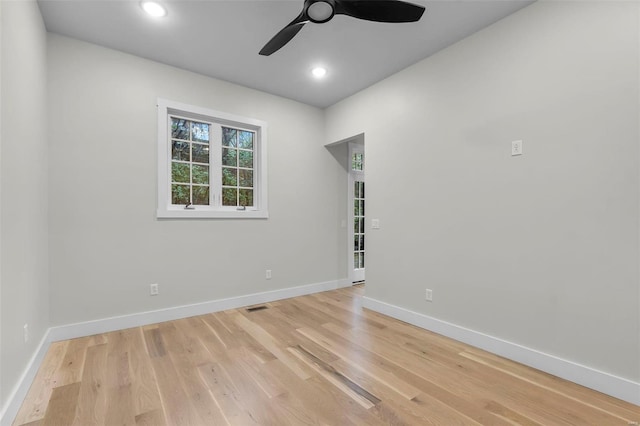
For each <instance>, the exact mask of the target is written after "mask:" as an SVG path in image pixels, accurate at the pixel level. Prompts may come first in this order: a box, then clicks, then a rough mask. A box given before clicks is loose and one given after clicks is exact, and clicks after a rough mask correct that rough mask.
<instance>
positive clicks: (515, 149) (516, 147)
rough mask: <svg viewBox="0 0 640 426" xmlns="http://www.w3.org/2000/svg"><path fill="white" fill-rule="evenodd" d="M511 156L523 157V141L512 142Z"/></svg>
mask: <svg viewBox="0 0 640 426" xmlns="http://www.w3.org/2000/svg"><path fill="white" fill-rule="evenodd" d="M511 155H512V156H513V155H522V141H512V142H511Z"/></svg>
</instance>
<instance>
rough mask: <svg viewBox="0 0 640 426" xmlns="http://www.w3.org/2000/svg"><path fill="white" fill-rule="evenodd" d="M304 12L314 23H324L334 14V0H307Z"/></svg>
mask: <svg viewBox="0 0 640 426" xmlns="http://www.w3.org/2000/svg"><path fill="white" fill-rule="evenodd" d="M305 3H306V4H305V10H304V13H305V14H306V15H307V17H308V18H309V20H310V21H311V22H313V23H316V24H324V23H325V22H328V21H330V20H331V18H333V16H334V15H335V14H336V3H335V0H307V1H306V2H305Z"/></svg>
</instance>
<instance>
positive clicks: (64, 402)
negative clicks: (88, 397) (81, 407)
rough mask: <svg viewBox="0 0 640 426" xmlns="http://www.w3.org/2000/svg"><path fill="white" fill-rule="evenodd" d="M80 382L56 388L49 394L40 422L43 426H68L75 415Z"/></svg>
mask: <svg viewBox="0 0 640 426" xmlns="http://www.w3.org/2000/svg"><path fill="white" fill-rule="evenodd" d="M79 393H80V382H76V383H71V384H68V385H64V386H58V387H57V388H55V389H53V392H51V399H50V400H49V405H48V406H47V412H46V413H45V414H44V419H43V420H42V424H43V426H62V425H70V424H72V423H73V419H74V418H75V415H76V408H77V406H78V395H79Z"/></svg>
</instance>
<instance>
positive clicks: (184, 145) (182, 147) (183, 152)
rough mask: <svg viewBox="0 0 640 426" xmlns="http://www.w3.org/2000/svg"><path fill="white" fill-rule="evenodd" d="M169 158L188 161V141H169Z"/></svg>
mask: <svg viewBox="0 0 640 426" xmlns="http://www.w3.org/2000/svg"><path fill="white" fill-rule="evenodd" d="M171 159H172V160H180V161H189V142H180V141H173V142H171Z"/></svg>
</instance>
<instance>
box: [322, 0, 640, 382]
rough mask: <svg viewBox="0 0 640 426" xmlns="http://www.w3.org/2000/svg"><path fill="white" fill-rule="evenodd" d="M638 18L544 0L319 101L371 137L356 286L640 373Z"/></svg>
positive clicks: (333, 123) (331, 115)
mask: <svg viewBox="0 0 640 426" xmlns="http://www.w3.org/2000/svg"><path fill="white" fill-rule="evenodd" d="M638 30H639V27H638V4H637V3H636V2H538V3H536V4H534V5H532V6H529V7H527V8H525V9H523V10H521V11H520V12H517V13H516V14H514V15H512V16H510V17H507V18H505V19H504V20H502V21H500V22H498V23H497V24H495V25H493V26H491V27H489V28H487V29H485V30H483V31H480V32H479V33H476V34H475V35H473V36H471V37H469V38H467V39H465V40H463V41H461V42H459V43H457V44H456V45H454V46H452V47H449V48H448V49H446V50H444V51H442V52H440V53H438V54H436V55H434V56H432V57H430V58H428V59H426V60H423V61H421V62H419V63H418V64H416V65H414V66H412V67H410V68H408V69H406V70H404V71H402V72H400V73H398V74H396V75H394V76H392V77H390V78H388V79H386V80H385V81H383V82H380V83H378V84H376V85H374V86H372V87H370V88H369V89H367V90H365V91H363V92H360V93H358V94H356V95H354V96H353V97H351V98H349V99H347V100H345V101H343V102H341V103H339V104H337V105H335V106H333V107H331V108H329V109H328V110H327V142H332V141H336V140H341V139H343V138H345V137H349V136H351V135H354V134H358V133H361V132H364V133H365V137H366V141H367V143H366V155H367V157H366V158H367V215H368V218H369V220H370V219H371V218H379V219H380V221H381V229H380V230H378V231H375V230H374V231H369V232H368V243H369V244H368V246H367V250H368V251H367V256H368V258H367V296H368V297H371V298H373V299H376V300H379V301H382V302H385V303H388V304H392V305H395V306H398V307H401V308H404V309H407V310H411V311H415V312H419V313H423V314H426V315H429V316H431V317H434V318H437V319H440V320H444V321H448V322H450V323H453V324H457V325H460V326H463V327H467V328H469V329H472V330H476V331H479V332H482V333H486V334H489V335H492V336H495V337H498V338H501V339H504V340H507V341H510V342H513V343H517V344H520V345H524V346H527V347H529V348H533V349H536V350H538V351H542V352H544V353H547V354H551V355H555V356H558V357H561V358H564V359H566V360H570V361H573V362H575V363H579V364H583V365H586V366H588V367H590V368H593V369H597V370H601V371H603V372H606V373H609V374H611V375H616V376H619V377H622V378H625V379H628V380H632V381H635V382H638V381H640V363H639V361H638V360H640V329H639V324H640V318H639V315H640V294H639V284H638V283H639V281H638V266H639V264H638V263H639V262H638V255H639V250H638V232H639V227H638V218H639V209H638V201H639V200H638V191H639V156H638V154H639V152H638V140H639V136H640V135H639V131H638V116H639V106H638V105H639V104H638V99H639V98H638V94H639V89H638V53H639V48H638V39H639V38H638V35H639V31H638ZM518 139H522V140H524V155H523V156H521V157H511V156H510V145H511V141H512V140H518ZM425 288H431V289H433V295H434V301H433V303H428V302H426V301H425V300H424V292H425Z"/></svg>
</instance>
